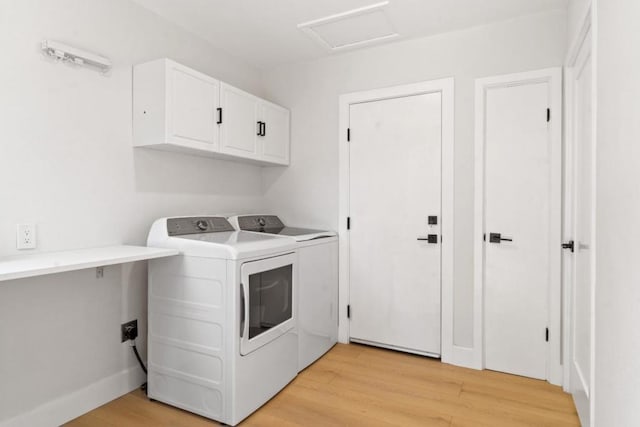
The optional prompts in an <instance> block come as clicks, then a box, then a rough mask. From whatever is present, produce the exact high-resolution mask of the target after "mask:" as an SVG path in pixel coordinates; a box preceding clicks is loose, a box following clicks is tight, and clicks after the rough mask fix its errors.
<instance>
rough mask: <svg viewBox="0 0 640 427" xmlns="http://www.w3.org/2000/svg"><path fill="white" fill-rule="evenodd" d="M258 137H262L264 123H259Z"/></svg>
mask: <svg viewBox="0 0 640 427" xmlns="http://www.w3.org/2000/svg"><path fill="white" fill-rule="evenodd" d="M257 135H258V136H262V122H258V133H257Z"/></svg>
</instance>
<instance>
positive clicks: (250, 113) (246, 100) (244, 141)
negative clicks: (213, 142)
mask: <svg viewBox="0 0 640 427" xmlns="http://www.w3.org/2000/svg"><path fill="white" fill-rule="evenodd" d="M220 105H221V106H222V113H223V114H222V123H221V125H220V151H222V152H223V153H226V154H232V155H235V156H240V157H246V158H255V157H257V155H258V138H259V136H258V120H259V119H258V109H259V105H260V103H259V100H258V98H256V97H255V96H253V95H251V94H249V93H247V92H244V91H242V90H240V89H237V88H235V87H233V86H230V85H228V84H225V83H221V85H220Z"/></svg>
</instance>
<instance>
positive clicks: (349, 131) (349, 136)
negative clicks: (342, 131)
mask: <svg viewBox="0 0 640 427" xmlns="http://www.w3.org/2000/svg"><path fill="white" fill-rule="evenodd" d="M349 141H351V128H347V142H349Z"/></svg>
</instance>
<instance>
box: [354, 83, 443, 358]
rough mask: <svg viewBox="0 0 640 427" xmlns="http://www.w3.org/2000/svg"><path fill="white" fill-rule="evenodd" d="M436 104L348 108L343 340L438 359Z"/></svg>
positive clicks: (400, 101)
mask: <svg viewBox="0 0 640 427" xmlns="http://www.w3.org/2000/svg"><path fill="white" fill-rule="evenodd" d="M441 98H442V97H441V93H439V92H438V93H429V94H422V95H415V96H406V97H401V98H393V99H384V100H379V101H373V102H365V103H360V104H352V105H351V106H350V112H349V115H350V118H349V120H350V124H349V127H350V132H351V141H350V142H349V144H350V146H349V150H350V152H349V158H350V159H349V174H350V177H349V180H350V184H349V186H350V190H349V194H350V202H349V203H350V207H349V209H350V218H351V228H350V234H349V239H350V246H349V248H350V249H349V257H350V298H349V301H350V302H349V303H350V311H351V317H350V319H351V322H350V339H351V340H352V341H358V342H364V343H368V344H373V345H379V346H384V347H390V348H394V349H399V350H405V351H410V352H415V353H419V354H427V355H435V356H437V355H440V258H441V249H440V248H441V245H440V241H441V239H440V223H441V213H440V212H441V141H442V99H441ZM430 216H433V217H435V219H436V221H437V224H431V225H429V217H430ZM429 235H432V241H433V242H432V243H429V241H428V240H427V239H428V237H429ZM434 238H435V240H433V239H434Z"/></svg>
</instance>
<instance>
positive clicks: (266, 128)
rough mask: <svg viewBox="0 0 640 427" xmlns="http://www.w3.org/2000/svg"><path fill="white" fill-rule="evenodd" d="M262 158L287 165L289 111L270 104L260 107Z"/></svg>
mask: <svg viewBox="0 0 640 427" xmlns="http://www.w3.org/2000/svg"><path fill="white" fill-rule="evenodd" d="M260 118H261V119H260V121H261V122H262V123H261V126H262V132H261V136H260V145H261V147H262V150H261V153H262V158H264V159H265V160H267V161H270V162H273V163H278V164H282V165H288V164H289V110H287V109H285V108H282V107H280V106H279V105H275V104H272V103H270V102H266V101H262V102H261V105H260Z"/></svg>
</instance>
